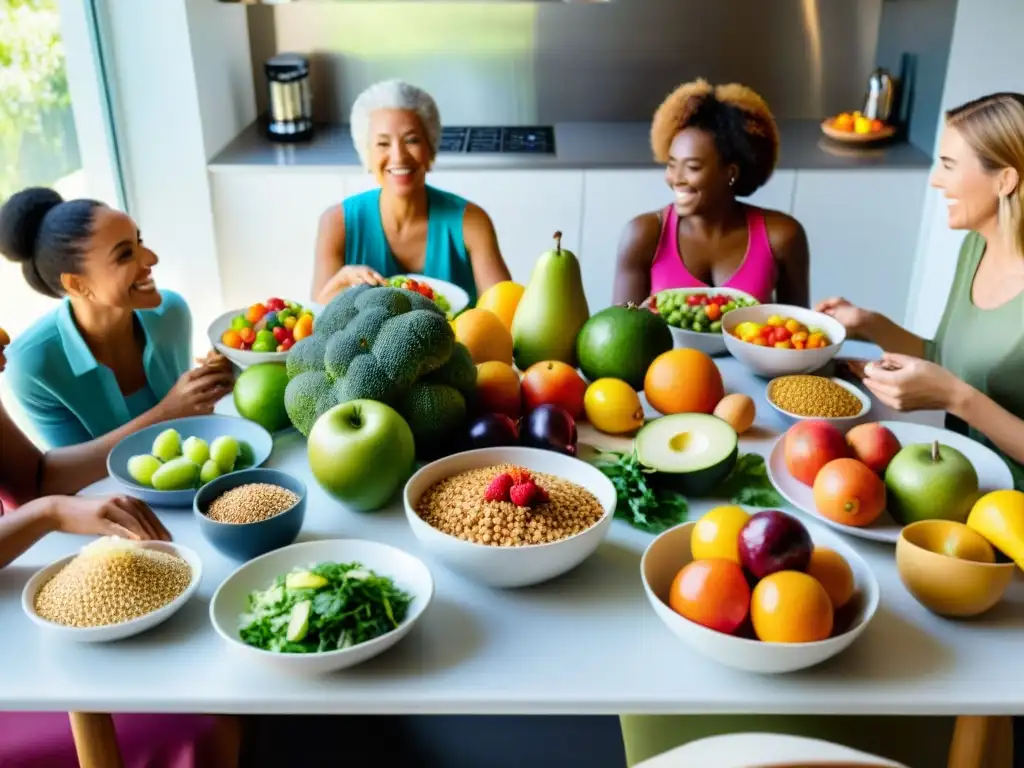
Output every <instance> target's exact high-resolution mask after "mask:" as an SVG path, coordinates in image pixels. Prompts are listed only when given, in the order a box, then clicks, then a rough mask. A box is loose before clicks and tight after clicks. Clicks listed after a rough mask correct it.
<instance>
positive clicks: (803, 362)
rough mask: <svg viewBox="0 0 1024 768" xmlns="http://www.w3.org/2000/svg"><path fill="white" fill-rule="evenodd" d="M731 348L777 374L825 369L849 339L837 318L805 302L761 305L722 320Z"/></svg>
mask: <svg viewBox="0 0 1024 768" xmlns="http://www.w3.org/2000/svg"><path fill="white" fill-rule="evenodd" d="M722 338H723V339H724V340H725V346H726V347H728V349H729V352H730V353H731V354H732V356H733V357H735V358H736V359H737V360H739V361H740V362H741V363H743V364H744V365H745V366H747V367H748V368H749V369H750V370H751V371H753V372H754V373H756V374H757V375H759V376H763V377H765V378H769V379H774V378H775V377H776V376H788V375H790V374H798V373H813V372H814V371H818V370H820V369H822V368H824V367H825V366H826V365H827V364H828V363H829V362H830V361H831V360H832V358H834V357H835V356H836V354H838V352H839V349H840V347H842V345H843V342H844V341H846V328H844V327H843V325H842V323H840V322H839V321H838V320H836V319H835V318H832V317H829V316H828V315H826V314H823V313H821V312H815V311H813V310H810V309H807V308H805V307H795V306H790V305H788V304H758V305H757V306H754V307H744V308H743V309H736V310H733V311H732V312H730V313H729V314H728V315H727V316H726V318H725V320H723V321H722Z"/></svg>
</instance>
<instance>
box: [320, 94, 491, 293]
mask: <svg viewBox="0 0 1024 768" xmlns="http://www.w3.org/2000/svg"><path fill="white" fill-rule="evenodd" d="M350 122H351V129H352V141H353V143H354V144H355V147H356V151H357V152H358V153H359V159H360V160H361V161H362V163H363V167H364V168H366V169H367V171H369V172H370V173H372V174H373V175H374V176H375V177H376V178H377V183H378V184H379V185H380V186H379V188H377V189H372V190H370V191H368V192H363V193H361V194H358V195H352V196H351V197H348V198H346V199H345V200H343V201H342V202H341V204H340V205H333V206H331V207H330V208H328V209H327V210H326V211H324V213H323V214H322V215H321V217H320V229H319V232H318V234H317V240H316V268H315V271H314V276H313V298H314V300H315V301H317V302H319V303H321V304H326V303H327V302H328V301H330V300H331V299H332V298H333V297H334V296H336V295H337V294H338V293H339V292H340V291H342V290H344V289H345V288H348V287H349V286H352V285H358V284H359V283H369V284H370V285H381V284H383V283H384V282H385V280H386V278H389V277H394V276H395V275H401V274H406V273H410V272H412V273H419V274H424V275H427V276H428V277H435V278H438V279H440V280H447V281H448V282H450V283H454V284H455V285H458V286H459V287H461V288H462V289H463V290H465V291H466V293H468V294H469V297H470V301H471V302H473V301H475V300H476V297H477V295H478V294H479V293H482V292H483V291H485V290H486V289H487V288H489V287H490V286H492V285H494V284H495V283H497V282H500V281H502V280H509V279H511V278H510V275H509V272H508V267H506V266H505V261H504V260H503V259H502V257H501V251H500V250H499V248H498V238H497V235H496V234H495V232H494V225H493V224H492V223H491V218H490V217H489V216H488V215H487V213H486V212H485V211H484V210H483V209H482V208H481V207H480V206H478V205H475V204H473V203H471V202H469V201H467V200H464V199H463V198H461V197H459V196H458V195H454V194H452V193H451V192H444V191H442V190H440V189H436V188H434V187H432V186H430V185H429V184H427V182H426V175H427V171H429V170H430V167H431V166H432V165H433V163H434V159H435V158H436V157H437V148H438V144H439V143H440V140H441V120H440V116H439V114H438V110H437V104H436V103H435V102H434V99H433V98H432V97H431V96H430V94H429V93H427V92H426V91H424V90H422V89H420V88H417V87H416V86H413V85H409V84H408V83H403V82H401V81H399V80H387V81H385V82H381V83H377V84H375V85H372V86H370V87H369V88H367V89H366V90H365V91H363V92H362V93H361V94H360V95H359V97H358V98H357V99H356V101H355V103H354V104H353V105H352V116H351V119H350Z"/></svg>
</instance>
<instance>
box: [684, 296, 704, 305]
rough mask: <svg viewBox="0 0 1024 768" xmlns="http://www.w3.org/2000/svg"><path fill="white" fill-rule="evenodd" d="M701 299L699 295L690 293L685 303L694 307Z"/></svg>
mask: <svg viewBox="0 0 1024 768" xmlns="http://www.w3.org/2000/svg"><path fill="white" fill-rule="evenodd" d="M701 298H702V297H701V295H700V294H699V293H691V294H690V295H689V296H687V297H686V303H687V304H689V305H690V306H691V307H696V306H697V305H698V304H700V303H701Z"/></svg>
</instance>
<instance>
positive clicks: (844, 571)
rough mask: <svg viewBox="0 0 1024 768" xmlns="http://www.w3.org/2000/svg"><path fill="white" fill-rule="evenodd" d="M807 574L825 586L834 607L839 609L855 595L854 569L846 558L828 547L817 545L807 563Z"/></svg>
mask: <svg viewBox="0 0 1024 768" xmlns="http://www.w3.org/2000/svg"><path fill="white" fill-rule="evenodd" d="M807 575H808V576H811V577H813V578H815V579H817V580H818V582H819V583H820V584H821V586H823V587H824V588H825V592H826V593H827V594H828V598H829V600H831V601H832V607H833V608H834V609H835V610H837V611H838V610H839V609H840V608H842V607H843V606H844V605H846V604H847V603H848V602H850V598H851V597H853V590H854V581H853V570H852V569H851V568H850V564H849V563H848V562H846V558H845V557H843V556H842V555H840V554H839V553H838V552H836V551H835V550H834V549H829V548H828V547H815V548H814V550H813V551H812V552H811V561H810V563H808V565H807Z"/></svg>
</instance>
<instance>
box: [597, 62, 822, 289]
mask: <svg viewBox="0 0 1024 768" xmlns="http://www.w3.org/2000/svg"><path fill="white" fill-rule="evenodd" d="M651 148H652V149H653V150H654V158H655V160H657V161H658V162H659V163H664V164H665V181H666V182H667V183H668V186H669V187H670V188H671V189H672V191H673V193H674V195H675V202H674V203H673V204H671V205H668V206H666V207H665V208H663V209H661V210H659V211H652V212H650V213H644V214H641V215H639V216H637V217H636V218H634V219H633V220H632V221H630V222H629V224H627V225H626V228H625V230H624V231H623V233H622V238H621V240H620V242H619V254H618V264H617V266H616V270H615V302H616V303H623V302H634V303H637V304H639V303H640V302H642V301H643V300H644V299H646V298H647V297H648V296H650V295H651V294H655V293H658V292H659V291H663V290H666V289H668V288H703V287H708V286H718V287H728V288H737V289H739V290H742V291H746V292H747V293H749V294H750V295H752V296H753V297H754V298H756V299H757V300H759V301H761V302H762V303H768V302H771V301H773V300H774V301H779V302H781V303H784V304H795V305H798V306H807V304H808V302H809V291H810V288H809V277H808V271H809V267H808V262H809V254H808V246H807V236H806V234H805V233H804V229H803V227H802V226H800V223H799V222H798V221H797V220H796V219H794V218H793V217H792V216H789V215H787V214H785V213H781V212H779V211H770V210H765V209H762V208H758V207H756V206H753V205H749V204H746V203H743V202H741V201H740V200H738V199H737V198H739V197H747V196H748V195H751V194H753V193H754V192H756V191H757V190H758V189H760V188H761V187H762V186H763V185H764V184H765V183H766V182H767V181H768V179H769V178H771V175H772V172H773V171H774V169H775V163H776V161H777V160H778V155H779V134H778V129H777V128H776V125H775V119H774V118H773V117H772V113H771V112H770V111H769V109H768V106H767V105H766V104H765V103H764V101H763V100H762V99H761V97H760V96H758V95H757V94H756V93H754V91H752V90H750V89H749V88H746V87H745V86H742V85H735V84H732V85H720V86H718V87H713V86H711V85H709V84H708V83H707V82H705V81H704V80H697V81H695V82H692V83H685V84H684V85H681V86H679V87H678V88H677V89H676V90H675V91H673V92H672V93H671V94H670V95H669V96H668V98H666V99H665V101H664V102H663V103H662V104H661V106H660V107H658V110H657V112H655V114H654V121H653V123H652V125H651Z"/></svg>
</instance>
